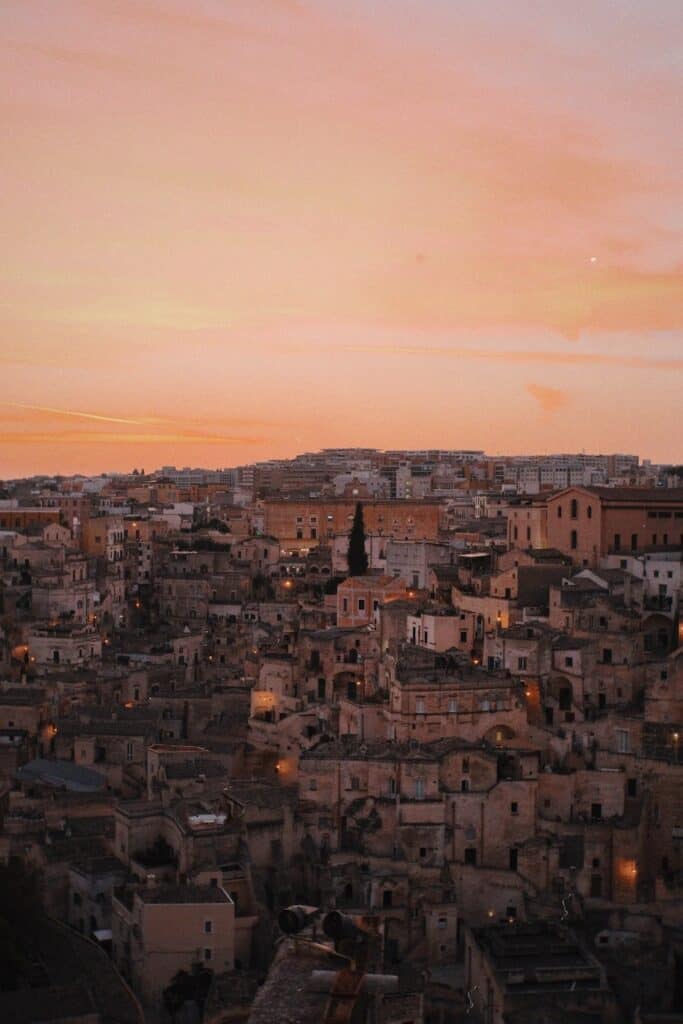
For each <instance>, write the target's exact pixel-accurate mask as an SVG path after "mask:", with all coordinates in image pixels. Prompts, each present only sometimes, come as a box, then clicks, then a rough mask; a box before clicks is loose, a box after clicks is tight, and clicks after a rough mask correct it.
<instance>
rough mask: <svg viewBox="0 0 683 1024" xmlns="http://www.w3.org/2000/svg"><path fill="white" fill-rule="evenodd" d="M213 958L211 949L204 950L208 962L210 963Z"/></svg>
mask: <svg viewBox="0 0 683 1024" xmlns="http://www.w3.org/2000/svg"><path fill="white" fill-rule="evenodd" d="M211 956H212V954H211V950H210V949H205V950H204V959H205V960H206V961H208V960H210V959H211Z"/></svg>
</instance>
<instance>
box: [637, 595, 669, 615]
mask: <svg viewBox="0 0 683 1024" xmlns="http://www.w3.org/2000/svg"><path fill="white" fill-rule="evenodd" d="M643 609H644V610H645V611H648V612H664V613H665V614H671V612H672V611H673V597H668V596H667V595H665V594H657V595H654V596H650V597H646V598H645V599H644V600H643Z"/></svg>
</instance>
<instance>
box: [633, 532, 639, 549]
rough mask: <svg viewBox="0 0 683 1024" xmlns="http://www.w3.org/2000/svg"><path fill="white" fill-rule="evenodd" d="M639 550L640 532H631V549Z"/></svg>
mask: <svg viewBox="0 0 683 1024" xmlns="http://www.w3.org/2000/svg"><path fill="white" fill-rule="evenodd" d="M637 550H638V534H637V533H632V534H631V551H637Z"/></svg>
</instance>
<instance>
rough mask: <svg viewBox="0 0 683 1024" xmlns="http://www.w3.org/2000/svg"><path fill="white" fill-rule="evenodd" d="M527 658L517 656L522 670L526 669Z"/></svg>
mask: <svg viewBox="0 0 683 1024" xmlns="http://www.w3.org/2000/svg"><path fill="white" fill-rule="evenodd" d="M526 666H527V660H526V658H525V657H524V658H517V668H518V669H519V671H520V672H524V671H526Z"/></svg>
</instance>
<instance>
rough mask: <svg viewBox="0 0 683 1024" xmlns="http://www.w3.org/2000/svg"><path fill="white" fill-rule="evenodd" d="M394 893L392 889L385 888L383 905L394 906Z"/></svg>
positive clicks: (386, 906)
mask: <svg viewBox="0 0 683 1024" xmlns="http://www.w3.org/2000/svg"><path fill="white" fill-rule="evenodd" d="M393 902H394V894H393V892H392V891H391V889H385V890H384V892H383V893H382V906H383V907H384V908H385V909H386V908H388V907H391V906H393Z"/></svg>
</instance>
